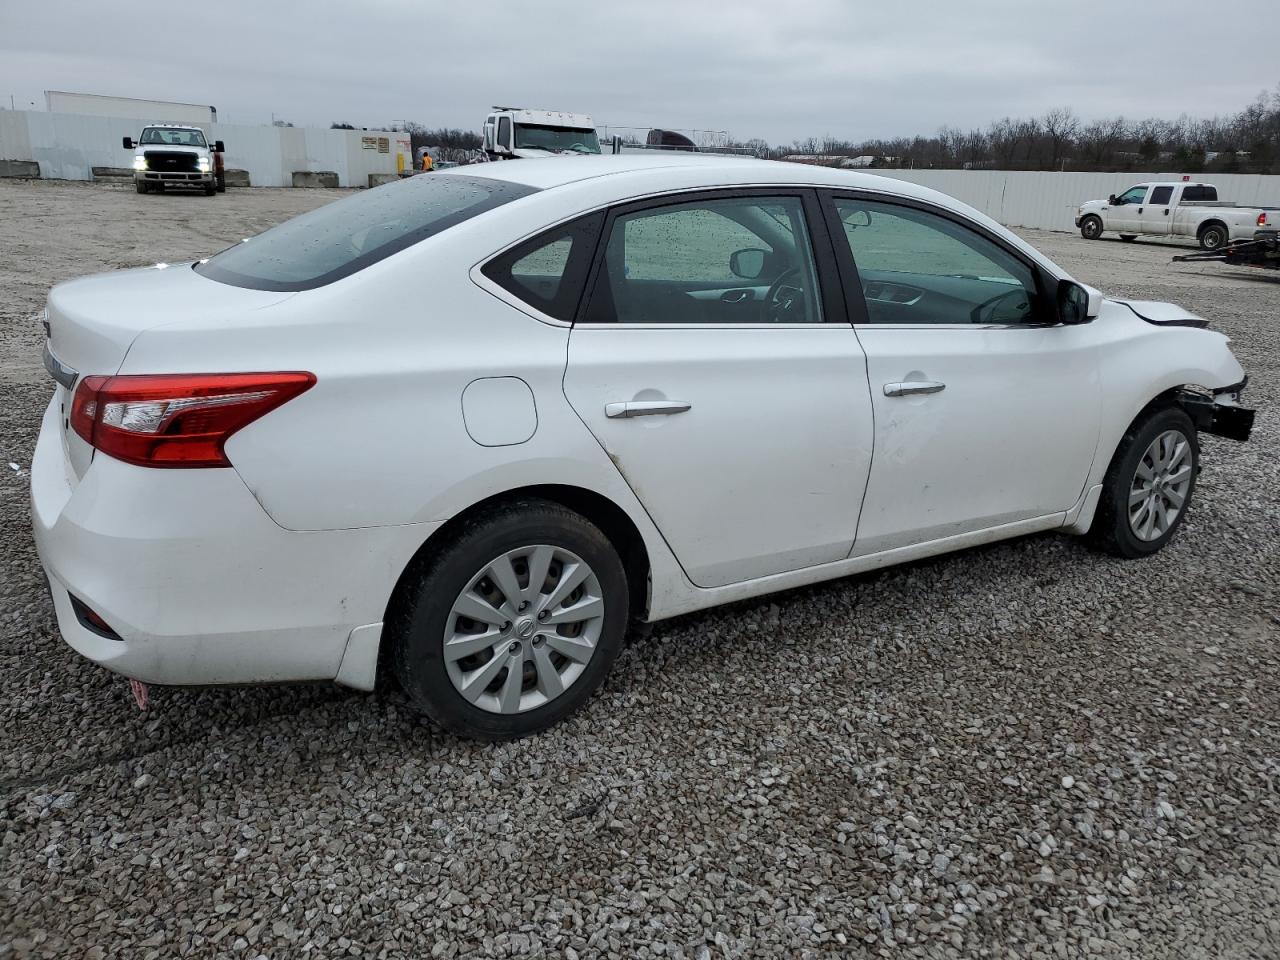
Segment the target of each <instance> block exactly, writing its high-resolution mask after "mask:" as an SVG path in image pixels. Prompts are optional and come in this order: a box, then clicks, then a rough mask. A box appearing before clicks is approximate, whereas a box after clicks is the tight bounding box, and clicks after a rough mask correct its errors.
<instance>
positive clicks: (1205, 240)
mask: <svg viewBox="0 0 1280 960" xmlns="http://www.w3.org/2000/svg"><path fill="white" fill-rule="evenodd" d="M1227 239H1228V237H1227V228H1226V227H1224V226H1223V225H1222V224H1220V223H1211V224H1209V226H1207V227H1205V228H1204V229H1203V230H1201V231H1200V249H1201V250H1217V249H1218V248H1219V247H1224V246H1226V243H1227Z"/></svg>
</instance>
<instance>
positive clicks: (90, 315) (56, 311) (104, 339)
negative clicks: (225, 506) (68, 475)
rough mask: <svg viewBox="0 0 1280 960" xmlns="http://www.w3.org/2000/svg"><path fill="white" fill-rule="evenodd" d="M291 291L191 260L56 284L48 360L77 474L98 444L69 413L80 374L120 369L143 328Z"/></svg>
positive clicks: (252, 306) (220, 312)
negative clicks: (223, 276)
mask: <svg viewBox="0 0 1280 960" xmlns="http://www.w3.org/2000/svg"><path fill="white" fill-rule="evenodd" d="M290 296H292V294H289V293H278V292H267V291H261V290H248V289H245V288H244V287H232V286H228V285H227V284H224V283H218V282H217V281H214V280H210V279H208V278H207V277H202V276H200V274H198V273H196V272H195V271H194V270H192V269H191V266H190V264H176V265H173V266H169V265H168V264H157V265H155V266H153V267H139V268H137V269H133V270H118V271H115V272H113V273H102V274H97V275H95V276H90V277H82V278H80V279H79V280H71V281H69V282H67V283H60V284H58V285H57V286H56V287H54V288H53V289H52V290H51V291H50V292H49V303H48V307H47V311H48V312H47V315H46V323H47V324H48V328H47V332H48V337H49V340H48V343H47V344H46V351H47V355H46V358H45V366H46V367H48V368H50V373H51V374H52V375H53V376H54V379H55V380H57V381H58V388H57V394H58V403H59V406H60V408H61V411H62V443H63V448H64V450H65V452H66V455H67V460H68V462H69V463H70V465H71V470H72V472H73V473H74V475H75V478H76V479H77V480H78V479H79V478H80V477H83V476H84V472H85V470H87V469H88V468H89V464H90V462H92V460H93V448H92V447H90V446H89V444H88V443H86V442H85V441H84V440H83V439H81V437H80V436H79V435H78V434H77V433H76V432H75V431H74V430H72V429H71V425H70V422H69V420H68V417H69V414H70V412H71V397H72V394H73V393H74V391H75V387H76V385H78V383H79V381H80V379H82V378H84V377H90V376H111V375H112V374H114V373H116V372H117V371H118V370H119V369H120V366H121V364H123V363H124V358H125V356H126V355H128V353H129V348H130V347H131V346H132V345H133V341H134V340H136V339H137V337H138V334H140V333H142V332H143V331H144V330H150V329H152V328H153V327H158V326H161V325H162V324H165V323H171V322H173V321H175V320H182V319H188V318H191V317H212V316H220V317H225V316H227V315H228V314H233V315H234V314H239V313H245V312H247V311H252V310H258V309H261V308H262V307H266V306H270V305H271V304H273V303H278V302H279V301H281V300H285V299H287V298H288V297H290ZM55 371H56V372H55ZM150 372H154V373H184V372H186V371H184V370H155V371H150Z"/></svg>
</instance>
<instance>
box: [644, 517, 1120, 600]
mask: <svg viewBox="0 0 1280 960" xmlns="http://www.w3.org/2000/svg"><path fill="white" fill-rule="evenodd" d="M1084 499H1086V500H1087V496H1086V498H1084ZM1095 502H1096V501H1095ZM1074 510H1075V508H1073V511H1074ZM1067 517H1068V513H1067V512H1065V511H1064V512H1060V513H1053V514H1048V515H1046V516H1041V517H1031V518H1029V519H1026V520H1017V521H1014V522H1012V523H1002V524H1000V525H998V526H994V527H988V528H987V529H985V530H975V531H972V532H970V533H962V534H958V535H956V536H953V537H942V538H940V539H938V540H929V541H926V542H924V543H916V544H912V545H910V546H906V547H897V548H895V549H893V550H884V551H881V552H880V553H872V554H867V555H866V556H860V557H853V558H850V559H845V560H839V561H836V562H835V563H824V564H820V565H818V566H814V567H805V568H804V569H802V570H792V571H789V572H787V573H780V574H775V575H774V576H770V577H761V578H759V579H756V580H747V581H744V582H742V583H733V584H729V585H728V586H724V587H715V588H712V589H700V588H697V587H686V588H684V589H681V588H680V587H679V586H677V585H674V584H660V583H658V582H656V581H655V583H654V585H653V595H652V599H651V602H650V608H649V616H648V620H649V621H650V622H655V621H658V620H665V619H667V618H669V617H675V616H679V615H680V614H684V613H692V612H693V611H695V610H704V609H706V608H708V607H715V606H719V605H720V604H724V603H732V602H734V601H736V600H746V599H749V598H751V597H758V596H763V595H765V594H769V593H776V592H777V591H779V590H791V589H794V588H796V587H806V586H809V585H811V584H815V583H821V582H823V581H824V580H836V579H839V578H841V577H850V576H854V575H856V574H860V573H867V572H869V571H871V570H879V569H881V568H882V567H891V566H895V565H897V564H901V563H910V562H912V561H914V560H922V559H924V558H926V557H932V556H936V555H938V554H941V553H950V552H951V551H953V550H964V549H967V548H969V547H977V546H982V545H983V544H987V543H994V542H996V541H997V540H1008V539H1010V538H1012V537H1021V536H1025V535H1027V534H1031V533H1039V532H1041V531H1043V530H1055V529H1060V528H1061V527H1062V526H1063V525H1064V524H1065V523H1066V522H1067Z"/></svg>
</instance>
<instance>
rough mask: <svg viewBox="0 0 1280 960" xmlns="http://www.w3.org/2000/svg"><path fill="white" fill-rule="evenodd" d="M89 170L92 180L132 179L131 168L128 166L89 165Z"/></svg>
mask: <svg viewBox="0 0 1280 960" xmlns="http://www.w3.org/2000/svg"><path fill="white" fill-rule="evenodd" d="M89 172H90V173H91V174H92V175H93V179H94V180H132V179H133V170H132V169H130V168H129V167H90V168H89Z"/></svg>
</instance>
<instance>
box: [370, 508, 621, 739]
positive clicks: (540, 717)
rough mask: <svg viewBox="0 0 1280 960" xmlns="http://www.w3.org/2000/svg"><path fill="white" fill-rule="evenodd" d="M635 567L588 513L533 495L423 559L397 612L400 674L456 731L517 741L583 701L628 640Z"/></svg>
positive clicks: (393, 634) (394, 642) (391, 627)
mask: <svg viewBox="0 0 1280 960" xmlns="http://www.w3.org/2000/svg"><path fill="white" fill-rule="evenodd" d="M627 619H628V589H627V577H626V572H625V570H624V569H623V565H622V561H621V560H620V559H619V557H618V554H617V551H616V550H614V548H613V546H612V544H610V542H609V541H608V539H607V538H606V537H605V535H604V534H603V533H602V532H601V531H600V529H599V528H598V527H596V526H595V525H594V524H593V523H591V522H590V521H589V520H587V519H586V518H585V517H583V516H581V515H579V514H577V513H574V512H573V511H572V510H569V509H567V508H566V507H563V506H561V505H560V504H557V503H552V502H550V501H546V500H533V499H531V500H524V501H519V502H516V503H513V504H509V505H507V506H504V507H501V508H499V509H497V510H494V511H493V512H491V513H488V514H485V515H482V516H481V517H479V518H477V519H475V520H472V521H470V522H469V523H468V524H467V525H466V526H465V527H464V528H463V529H462V530H460V531H459V532H458V534H457V535H456V536H455V537H454V538H452V539H451V540H450V541H449V542H448V543H447V544H446V545H445V546H444V547H443V548H442V549H440V550H439V551H438V552H436V553H434V554H433V555H431V556H430V557H428V558H423V559H422V560H419V561H415V567H414V568H411V570H410V571H409V572H408V573H407V574H406V576H405V578H404V581H403V582H402V584H401V587H400V590H399V593H398V595H397V598H396V601H395V602H394V603H393V606H392V610H391V612H390V616H389V619H388V635H387V638H386V639H387V642H388V643H390V644H391V647H390V650H391V653H392V656H393V658H394V659H393V665H394V669H395V673H396V676H397V678H398V679H399V681H400V685H401V686H402V687H403V688H404V691H405V692H406V693H407V694H408V696H409V698H410V700H412V701H413V702H414V704H415V705H416V706H418V707H419V708H420V709H421V710H422V711H423V712H424V713H426V714H427V715H428V716H429V717H431V718H432V719H433V720H435V721H436V722H437V723H439V724H440V725H441V726H443V727H445V728H446V729H448V730H451V731H453V732H454V733H457V734H461V735H462V736H466V737H474V738H477V739H482V740H509V739H513V738H515V737H523V736H527V735H529V734H532V733H537V732H538V731H540V730H544V729H546V728H547V727H549V726H551V725H552V724H554V723H557V722H558V721H560V720H562V719H564V718H565V717H567V716H569V714H571V713H573V712H574V711H576V710H577V709H578V708H579V707H581V706H582V705H583V704H584V703H585V702H586V701H587V699H588V698H590V696H591V694H592V693H594V692H595V690H596V688H597V687H599V686H600V684H601V683H602V682H603V681H604V678H605V676H606V674H608V672H609V668H610V667H611V666H612V664H613V661H614V658H615V657H616V656H617V655H618V651H619V650H620V649H621V648H622V640H623V636H624V634H625V633H626V628H627Z"/></svg>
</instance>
